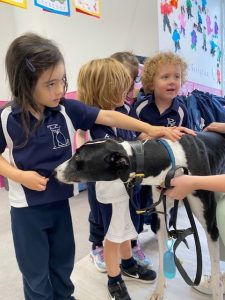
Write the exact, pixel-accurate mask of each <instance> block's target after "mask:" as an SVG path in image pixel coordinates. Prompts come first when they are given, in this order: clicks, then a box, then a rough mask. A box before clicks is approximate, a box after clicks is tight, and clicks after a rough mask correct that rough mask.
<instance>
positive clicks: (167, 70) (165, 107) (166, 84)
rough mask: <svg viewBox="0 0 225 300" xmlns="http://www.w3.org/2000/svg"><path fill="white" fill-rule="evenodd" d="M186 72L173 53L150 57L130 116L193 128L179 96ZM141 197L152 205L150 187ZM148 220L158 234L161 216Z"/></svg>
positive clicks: (140, 137) (152, 122)
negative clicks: (158, 223)
mask: <svg viewBox="0 0 225 300" xmlns="http://www.w3.org/2000/svg"><path fill="white" fill-rule="evenodd" d="M186 71H187V64H186V62H185V61H184V60H183V59H182V58H181V57H180V56H178V55H177V54H175V53H173V52H159V53H157V54H156V55H154V56H152V57H150V58H148V59H146V60H145V63H144V69H143V73H142V77H141V81H142V85H143V88H142V89H141V90H140V92H139V94H138V96H137V101H136V102H135V104H134V107H133V109H132V111H131V114H130V115H131V116H133V117H135V118H137V119H139V120H142V121H144V122H146V123H149V124H151V125H156V126H165V127H171V126H184V127H189V120H188V113H187V110H186V107H185V105H184V103H183V102H182V101H181V100H180V99H179V97H177V95H178V93H179V91H180V88H181V86H182V84H183V83H184V82H185V79H186ZM143 138H146V136H145V134H140V135H139V139H143ZM141 198H142V205H143V207H148V206H149V205H151V203H152V199H151V189H150V188H149V186H142V189H141ZM145 222H147V223H148V224H150V225H151V229H152V231H153V232H155V233H156V231H157V215H156V214H153V215H151V216H150V217H148V218H145Z"/></svg>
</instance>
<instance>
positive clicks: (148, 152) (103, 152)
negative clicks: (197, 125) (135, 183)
mask: <svg viewBox="0 0 225 300" xmlns="http://www.w3.org/2000/svg"><path fill="white" fill-rule="evenodd" d="M168 143H169V145H170V147H171V149H172V151H173V154H174V157H175V160H176V165H180V166H185V167H187V168H188V169H189V172H190V174H192V175H209V174H218V173H220V172H221V170H223V169H224V166H225V137H224V136H223V135H220V134H217V133H212V132H207V133H200V134H198V136H197V137H194V136H190V135H184V136H183V137H182V138H181V139H180V140H179V141H177V142H174V143H173V142H171V141H168ZM143 145H144V175H145V176H144V179H143V182H142V184H144V185H151V186H152V189H153V201H154V202H155V201H157V200H158V199H159V191H158V189H157V188H156V187H157V186H158V185H161V184H162V183H163V182H164V180H165V176H166V174H167V172H168V171H169V169H170V168H171V160H170V157H169V155H168V152H167V150H166V149H165V147H164V146H163V145H162V144H161V143H159V142H158V141H157V140H148V141H144V142H143ZM132 156H133V151H132V148H131V146H130V144H129V142H118V141H115V140H111V139H107V140H97V141H94V142H88V143H86V144H84V145H83V146H81V147H80V148H79V149H78V150H77V152H76V153H75V155H74V156H73V157H72V158H71V159H70V160H69V161H67V162H65V163H64V164H62V165H61V166H59V167H58V168H57V169H56V173H57V175H56V176H57V178H58V179H59V180H60V181H62V182H66V183H71V182H79V181H84V182H86V181H100V180H102V181H111V180H115V179H118V178H121V180H123V181H127V180H129V178H130V177H131V175H133V172H134V170H132V164H131V160H132V159H131V158H132ZM187 198H188V200H189V203H190V206H191V209H192V211H193V213H194V215H195V216H196V217H197V218H198V220H199V222H200V223H201V224H202V226H203V228H204V229H205V232H206V236H207V241H208V247H209V254H210V259H211V273H212V290H213V300H222V299H223V286H222V282H221V277H220V270H219V245H218V229H217V226H216V217H215V212H216V202H215V199H214V194H213V193H211V192H208V191H202V190H199V191H196V192H194V193H192V194H191V195H189V196H188V197H187ZM161 205H162V204H161ZM157 209H158V210H162V209H163V208H162V207H160V206H158V207H157ZM158 218H159V219H160V227H159V230H158V232H157V234H158V242H159V259H160V263H159V272H158V281H157V285H156V288H155V291H154V293H153V295H152V296H151V297H150V299H151V300H160V299H162V298H163V294H164V288H165V278H164V276H163V253H164V251H165V242H164V241H165V238H166V236H167V231H166V227H165V220H164V216H162V215H158Z"/></svg>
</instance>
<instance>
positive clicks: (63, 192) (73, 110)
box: [0, 98, 99, 207]
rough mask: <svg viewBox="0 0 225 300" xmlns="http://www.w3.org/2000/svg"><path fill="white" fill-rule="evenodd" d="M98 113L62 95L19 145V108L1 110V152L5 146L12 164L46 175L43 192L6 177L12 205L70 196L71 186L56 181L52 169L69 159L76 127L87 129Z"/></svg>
mask: <svg viewBox="0 0 225 300" xmlns="http://www.w3.org/2000/svg"><path fill="white" fill-rule="evenodd" d="M98 113H99V109H98V108H93V107H88V106H86V105H84V104H83V103H82V102H80V101H73V100H66V99H64V98H62V100H61V101H60V104H59V105H58V106H57V107H55V108H46V109H45V111H44V116H43V121H42V123H41V124H40V126H39V127H38V128H37V130H36V131H34V132H31V133H30V134H29V137H28V142H27V144H26V145H25V146H22V147H20V145H22V143H23V142H24V139H23V134H22V133H23V128H22V126H21V110H20V109H19V108H16V107H11V106H8V107H6V108H3V109H2V110H1V119H0V153H3V152H4V150H5V148H6V146H8V148H9V153H10V162H11V164H12V165H13V166H15V167H17V168H18V169H21V170H30V171H36V172H37V173H39V174H40V175H42V176H45V177H48V178H49V181H48V183H47V188H46V190H45V191H42V192H40V191H34V190H30V189H27V188H26V187H24V186H22V185H21V184H19V183H16V182H14V181H12V180H9V186H10V188H9V199H10V205H11V206H14V207H26V206H33V205H40V204H46V203H51V202H55V201H60V200H64V199H67V198H69V197H72V196H73V185H67V184H63V183H60V182H58V181H57V180H56V179H55V177H54V176H53V175H52V172H53V170H54V169H55V168H56V167H57V166H58V165H60V164H61V163H63V162H64V161H66V160H67V159H69V158H71V156H72V153H73V149H74V133H75V129H78V128H80V129H82V130H88V129H90V128H91V127H92V126H93V124H94V123H95V120H96V118H97V116H98ZM30 123H31V126H32V124H34V123H35V119H34V117H33V116H32V115H30ZM17 146H18V147H17Z"/></svg>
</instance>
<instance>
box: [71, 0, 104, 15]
mask: <svg viewBox="0 0 225 300" xmlns="http://www.w3.org/2000/svg"><path fill="white" fill-rule="evenodd" d="M74 3H75V9H76V11H77V12H81V13H85V14H87V15H91V16H94V17H98V18H99V17H100V0H74Z"/></svg>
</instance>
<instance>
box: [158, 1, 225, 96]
mask: <svg viewBox="0 0 225 300" xmlns="http://www.w3.org/2000/svg"><path fill="white" fill-rule="evenodd" d="M220 11H221V4H220V1H216V3H215V1H214V0H179V1H178V2H176V3H175V1H174V0H173V1H170V0H158V15H159V18H158V20H159V49H160V50H172V51H174V52H176V53H177V54H179V55H181V56H182V57H184V58H185V60H186V62H187V63H188V80H189V81H190V82H192V83H196V84H199V86H201V85H203V86H206V87H210V88H212V89H218V90H219V91H221V89H222V83H221V69H222V68H221V64H222V58H221V56H222V51H221V48H222V37H221V34H222V32H221V29H222V28H221V20H220V17H221V12H220Z"/></svg>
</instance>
